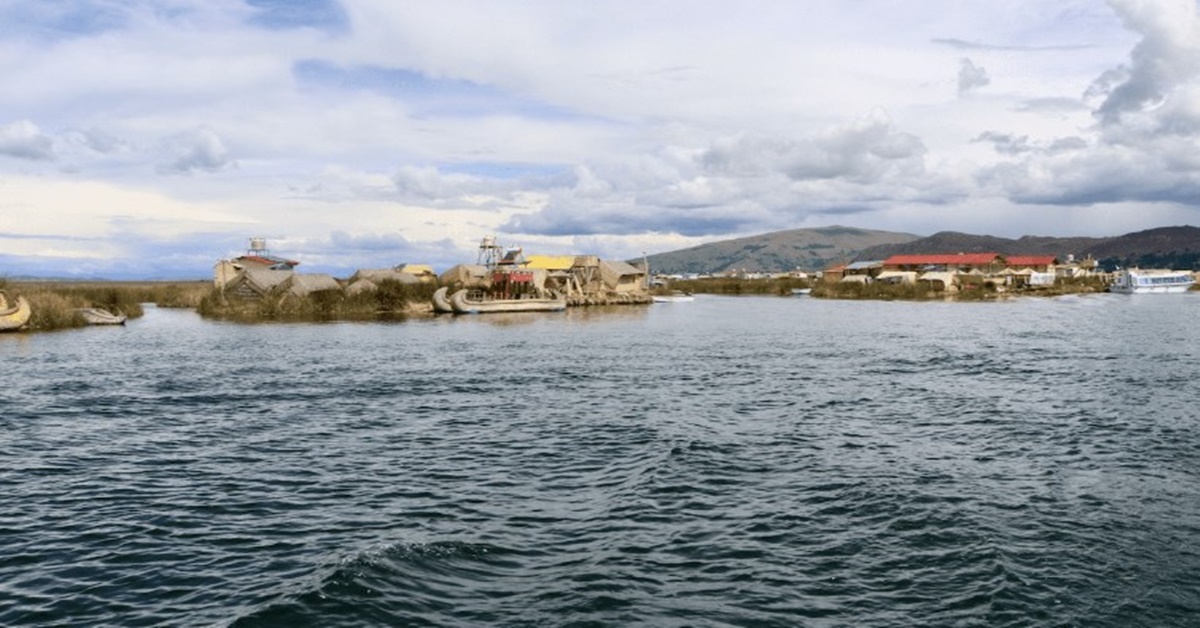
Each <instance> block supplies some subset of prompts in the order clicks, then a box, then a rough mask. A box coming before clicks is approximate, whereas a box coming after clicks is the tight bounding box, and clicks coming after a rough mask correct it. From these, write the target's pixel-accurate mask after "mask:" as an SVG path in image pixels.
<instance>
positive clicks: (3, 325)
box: [0, 292, 33, 331]
mask: <svg viewBox="0 0 1200 628" xmlns="http://www.w3.org/2000/svg"><path fill="white" fill-rule="evenodd" d="M32 315H33V310H32V309H31V308H30V307H29V301H26V300H25V297H17V302H16V303H15V304H13V305H12V306H9V305H8V298H7V297H6V296H5V294H4V293H3V292H0V331H15V330H17V329H20V328H22V327H24V326H25V323H28V322H29V317H30V316H32Z"/></svg>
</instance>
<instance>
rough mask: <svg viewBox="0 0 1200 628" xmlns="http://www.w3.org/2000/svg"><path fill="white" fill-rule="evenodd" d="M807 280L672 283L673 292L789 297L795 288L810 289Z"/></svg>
mask: <svg viewBox="0 0 1200 628" xmlns="http://www.w3.org/2000/svg"><path fill="white" fill-rule="evenodd" d="M808 287H810V283H809V281H808V280H807V279H793V278H791V277H781V278H778V279H738V278H736V277H710V278H704V279H676V280H673V281H671V285H670V288H671V289H672V290H680V291H683V292H691V293H693V294H774V295H789V294H791V293H792V290H793V289H794V288H808Z"/></svg>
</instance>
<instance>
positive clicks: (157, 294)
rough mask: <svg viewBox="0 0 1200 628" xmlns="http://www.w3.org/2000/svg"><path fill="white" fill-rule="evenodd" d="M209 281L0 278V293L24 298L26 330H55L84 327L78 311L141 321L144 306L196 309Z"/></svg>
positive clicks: (209, 283) (209, 286) (209, 285)
mask: <svg viewBox="0 0 1200 628" xmlns="http://www.w3.org/2000/svg"><path fill="white" fill-rule="evenodd" d="M211 286H212V283H211V282H208V281H203V282H201V281H196V282H117V281H86V282H66V281H63V282H59V281H30V282H24V281H22V282H18V281H11V280H5V279H0V290H4V291H5V292H6V293H7V294H8V295H9V297H11V298H13V299H15V298H16V297H18V296H23V297H25V299H26V300H28V301H29V307H30V310H31V315H30V318H29V323H28V324H26V326H25V328H24V329H25V330H26V331H54V330H58V329H70V328H74V327H83V326H85V325H87V322H86V321H84V319H83V316H82V315H81V314H80V313H79V310H81V309H84V308H101V309H105V310H108V311H109V312H112V313H118V312H120V313H122V314H125V315H126V316H128V317H129V318H140V317H141V316H142V315H143V314H144V313H145V312H144V310H143V308H142V304H143V303H154V304H155V305H157V306H159V307H179V308H191V307H196V305H197V304H198V303H199V302H200V298H201V297H202V296H203V294H204V293H206V292H207V291H208V290H210V289H211Z"/></svg>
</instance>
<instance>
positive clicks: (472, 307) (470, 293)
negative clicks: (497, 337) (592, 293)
mask: <svg viewBox="0 0 1200 628" xmlns="http://www.w3.org/2000/svg"><path fill="white" fill-rule="evenodd" d="M450 307H451V308H453V309H454V313H455V314H488V313H492V312H558V311H562V310H565V309H567V298H566V297H565V296H563V295H560V294H554V295H552V296H550V297H536V296H531V297H522V298H516V299H493V298H489V297H488V296H487V294H486V293H484V292H482V291H478V290H467V289H466V288H463V289H462V290H459V291H458V292H455V293H454V294H452V295H450Z"/></svg>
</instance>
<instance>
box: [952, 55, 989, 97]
mask: <svg viewBox="0 0 1200 628" xmlns="http://www.w3.org/2000/svg"><path fill="white" fill-rule="evenodd" d="M991 82H992V79H991V77H989V76H988V73H987V70H985V69H983V68H981V67H979V66H977V65H975V64H974V63H973V62H972V61H971V60H970V59H968V58H966V57H963V58H962V59H960V60H959V62H958V93H959V94H965V93H967V92H969V91H972V90H974V89H977V88H980V87H984V86H986V85H988V84H989V83H991Z"/></svg>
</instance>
